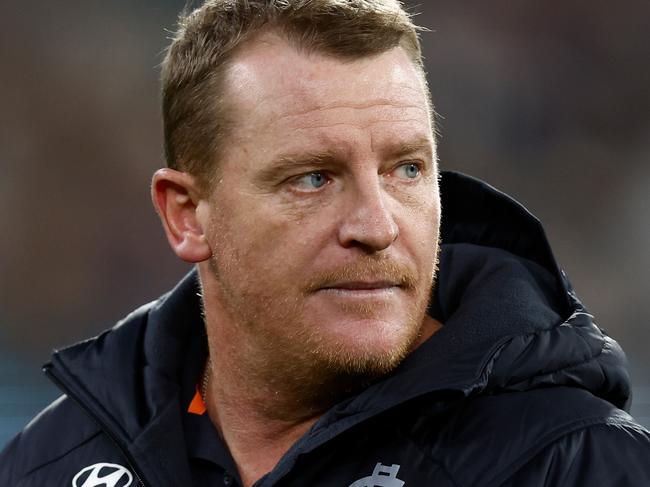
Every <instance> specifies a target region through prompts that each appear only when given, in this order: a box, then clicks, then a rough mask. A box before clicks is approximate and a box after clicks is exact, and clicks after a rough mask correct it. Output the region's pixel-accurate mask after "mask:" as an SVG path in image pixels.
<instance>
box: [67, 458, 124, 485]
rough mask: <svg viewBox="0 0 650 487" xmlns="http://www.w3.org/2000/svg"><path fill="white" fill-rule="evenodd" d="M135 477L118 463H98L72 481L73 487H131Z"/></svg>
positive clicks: (85, 469)
mask: <svg viewBox="0 0 650 487" xmlns="http://www.w3.org/2000/svg"><path fill="white" fill-rule="evenodd" d="M132 482H133V475H131V472H129V471H128V470H127V469H126V468H124V467H123V466H122V465H117V464H116V463H96V464H95V465H91V466H89V467H86V468H84V469H83V470H82V471H81V472H79V473H78V474H77V475H75V476H74V478H73V479H72V487H129V485H131V483H132Z"/></svg>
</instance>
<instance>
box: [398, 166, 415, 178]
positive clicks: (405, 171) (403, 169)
mask: <svg viewBox="0 0 650 487" xmlns="http://www.w3.org/2000/svg"><path fill="white" fill-rule="evenodd" d="M397 172H398V173H399V174H398V176H399V177H403V178H405V179H415V178H417V177H418V176H419V175H420V166H418V165H417V164H415V163H408V164H402V165H401V166H399V167H398V168H397Z"/></svg>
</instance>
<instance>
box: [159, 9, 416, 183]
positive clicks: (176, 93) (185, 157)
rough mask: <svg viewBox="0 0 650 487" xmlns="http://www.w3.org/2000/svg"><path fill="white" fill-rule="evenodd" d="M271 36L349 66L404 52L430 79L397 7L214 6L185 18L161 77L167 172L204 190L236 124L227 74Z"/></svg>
mask: <svg viewBox="0 0 650 487" xmlns="http://www.w3.org/2000/svg"><path fill="white" fill-rule="evenodd" d="M268 31H274V32H275V33H276V34H278V35H279V36H282V37H283V38H285V39H287V40H288V41H289V42H290V43H291V44H292V45H294V46H296V48H298V49H299V50H301V51H303V52H318V53H321V54H326V55H329V56H333V57H335V58H337V59H340V60H347V61H350V60H354V59H360V58H363V57H368V56H372V55H376V54H379V53H382V52H386V51H387V50H389V49H391V48H393V47H396V46H401V47H402V48H403V49H404V50H405V52H406V53H407V54H408V56H409V58H410V59H411V61H412V62H413V64H414V65H415V66H416V67H417V68H418V70H419V71H420V72H421V73H422V77H423V79H424V71H423V66H422V59H421V52H420V43H419V40H418V37H417V29H416V27H415V26H414V24H413V23H412V22H411V19H410V17H409V16H408V15H407V14H406V13H405V12H404V10H403V9H402V7H401V5H400V3H399V2H398V1H396V0H294V1H290V0H263V1H259V0H208V1H206V2H205V3H204V4H203V5H202V6H201V7H200V8H197V9H196V10H194V11H191V12H189V13H187V14H183V15H182V16H181V19H180V22H179V29H178V32H177V34H176V36H175V38H174V39H173V41H172V43H171V45H170V46H169V48H168V50H167V55H166V57H165V60H164V62H163V70H162V89H163V122H164V131H165V155H166V159H167V165H168V166H169V167H171V168H174V169H179V170H182V171H187V172H190V173H192V174H193V175H195V176H197V178H198V181H199V182H200V183H201V184H203V185H204V187H207V186H208V183H209V181H210V180H211V177H213V176H214V174H215V172H214V171H213V169H214V166H215V163H216V162H217V160H218V157H219V154H220V153H221V150H222V148H223V145H224V144H225V141H226V137H227V134H228V133H229V131H230V129H231V126H232V124H233V123H234V120H233V116H234V114H233V113H232V107H231V106H230V103H229V99H228V96H227V93H226V92H227V87H226V86H225V84H224V76H225V73H226V71H227V69H228V66H229V65H230V64H231V61H232V59H233V56H235V55H236V53H237V52H238V51H239V50H241V49H242V47H243V46H245V45H246V44H247V43H248V42H250V41H251V40H252V39H253V38H255V37H256V36H259V35H260V33H261V32H268Z"/></svg>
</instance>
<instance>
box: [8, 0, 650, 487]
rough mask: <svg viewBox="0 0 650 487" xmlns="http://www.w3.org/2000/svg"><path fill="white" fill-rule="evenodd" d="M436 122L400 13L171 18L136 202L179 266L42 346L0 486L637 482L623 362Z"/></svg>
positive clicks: (296, 9)
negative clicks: (159, 227)
mask: <svg viewBox="0 0 650 487" xmlns="http://www.w3.org/2000/svg"><path fill="white" fill-rule="evenodd" d="M432 113H433V109H432V106H431V103H430V100H429V95H428V89H427V86H426V81H425V76H424V72H423V67H422V61H421V55H420V46H419V42H418V39H417V35H416V28H415V27H414V26H413V24H412V23H411V21H410V19H409V17H408V16H407V15H406V14H405V13H404V11H403V10H402V8H401V7H400V5H399V4H398V3H397V2H395V1H391V0H371V1H368V0H364V1H362V0H349V1H339V0H297V1H290V2H278V1H275V2H274V1H244V0H240V1H225V0H208V1H207V2H206V3H205V4H204V5H202V6H201V7H200V8H198V9H197V10H195V11H194V12H192V13H190V14H189V15H187V16H185V17H184V18H183V19H182V20H181V24H180V29H179V32H178V34H177V36H176V38H175V39H174V40H173V42H172V44H171V46H170V48H169V50H168V53H167V57H166V59H165V62H164V66H163V114H164V122H165V144H166V155H167V160H168V166H169V167H168V168H165V169H161V170H159V171H158V172H156V174H155V175H154V178H153V184H152V195H153V200H154V204H155V206H156V208H157V211H158V213H159V215H160V217H161V220H162V223H163V226H164V229H165V232H166V235H167V238H168V240H169V242H170V245H171V247H172V249H173V250H174V252H175V253H176V254H177V255H178V256H179V257H180V258H181V259H183V260H185V261H188V262H192V263H195V264H196V271H195V272H193V273H191V274H190V275H188V276H187V277H186V278H185V279H184V280H183V281H182V282H181V283H180V284H179V285H178V286H177V287H176V288H175V289H174V290H173V291H171V292H170V293H169V294H167V295H165V296H163V297H161V298H160V299H158V300H157V301H154V302H153V303H150V304H148V305H146V306H144V307H142V308H140V309H139V310H137V311H135V312H134V313H132V314H131V315H129V316H128V317H127V318H126V319H125V320H123V321H122V322H121V323H119V324H118V325H117V326H116V327H114V328H113V329H111V330H109V331H107V332H105V333H104V334H102V335H101V336H99V337H97V338H95V339H93V340H90V341H86V342H82V343H80V344H77V345H75V346H73V347H71V348H68V349H66V350H61V351H58V352H56V353H55V354H54V356H53V358H52V362H51V363H50V364H48V365H47V366H46V373H47V374H48V376H49V377H50V378H52V380H53V381H54V382H55V383H56V384H57V385H59V387H60V388H61V389H62V391H63V392H64V393H65V395H64V396H63V397H62V398H61V399H59V400H58V401H56V402H55V403H54V404H53V405H52V406H50V407H49V408H48V409H47V410H45V411H44V412H43V413H42V414H41V415H39V417H37V418H36V419H35V420H34V421H33V422H32V423H31V424H30V425H28V426H27V428H26V429H25V430H24V431H23V432H22V433H21V434H20V435H19V436H18V437H17V438H16V439H14V440H13V442H12V443H11V444H10V445H9V446H8V448H7V450H6V451H5V452H4V454H3V456H2V457H1V462H0V465H1V467H0V469H1V470H0V480H1V481H2V482H1V483H2V485H11V486H22V487H27V486H36V485H38V486H42V485H48V486H50V485H52V486H54V485H73V486H75V487H80V486H84V487H93V486H99V485H102V486H103V485H106V486H109V487H126V486H128V485H139V484H140V485H146V486H155V487H161V486H191V485H193V486H207V485H242V486H251V485H256V486H271V485H277V486H355V487H361V486H366V487H371V486H385V487H398V486H402V485H406V486H428V485H436V486H460V485H463V486H515V485H525V486H551V485H553V486H556V485H571V486H585V485H590V486H591V485H603V486H605V485H607V486H609V485H617V486H622V485H625V486H647V485H650V433H648V432H647V431H645V430H644V429H643V428H642V427H641V426H639V425H638V424H636V423H635V422H634V420H633V419H632V418H631V417H630V416H629V415H627V414H626V413H625V412H624V411H623V410H622V409H624V408H625V407H627V406H628V405H629V382H628V377H627V373H626V371H625V368H624V365H623V361H624V359H623V355H622V352H621V350H620V348H619V347H618V346H617V344H616V343H615V342H614V341H613V340H611V339H610V338H608V337H607V336H606V335H605V334H604V333H603V332H602V331H601V330H600V329H599V328H597V327H596V326H595V325H594V323H593V320H592V317H591V316H590V315H589V314H588V313H587V312H586V311H585V310H584V308H583V307H582V305H581V304H580V303H579V301H578V300H577V298H576V297H575V295H574V293H573V291H572V290H571V288H570V286H569V284H568V282H567V280H566V278H565V276H564V274H563V273H562V272H561V271H560V270H559V269H558V267H557V265H556V263H555V261H554V259H553V257H552V254H551V252H550V249H549V247H548V244H547V241H546V239H545V237H544V234H543V231H542V230H541V227H540V226H539V224H538V222H537V220H535V219H534V217H532V216H531V215H530V214H529V213H528V212H527V211H526V210H525V209H524V208H523V207H521V206H520V205H518V204H517V203H516V202H514V201H513V200H511V199H510V198H508V197H507V196H505V195H503V194H501V193H499V192H498V191H496V190H494V189H493V188H490V187H489V186H487V185H485V184H483V183H480V182H478V181H476V180H473V179H471V178H468V177H465V176H461V175H457V174H451V173H447V174H444V175H442V177H441V178H439V174H438V168H437V161H436V144H435V140H434V129H433V126H432V125H433V121H432ZM441 194H442V208H444V220H443V222H444V224H443V226H442V227H441V226H440V223H441V197H440V195H441ZM441 242H443V243H444V245H442V249H440V243H441ZM438 268H439V270H438ZM434 281H435V284H434ZM138 483H139V484H138Z"/></svg>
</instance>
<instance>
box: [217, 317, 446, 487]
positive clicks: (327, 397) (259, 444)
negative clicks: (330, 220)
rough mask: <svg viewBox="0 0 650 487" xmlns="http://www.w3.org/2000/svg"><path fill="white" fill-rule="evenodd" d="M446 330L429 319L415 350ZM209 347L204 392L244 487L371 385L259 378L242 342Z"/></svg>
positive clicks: (271, 373) (295, 374) (279, 374)
mask: <svg viewBox="0 0 650 487" xmlns="http://www.w3.org/2000/svg"><path fill="white" fill-rule="evenodd" d="M208 326H209V325H208ZM441 326H442V325H441V324H440V323H438V322H437V321H435V320H433V319H431V318H429V317H426V318H425V320H424V322H423V327H422V333H421V335H420V337H419V339H418V340H417V342H416V343H415V344H414V346H413V350H414V349H415V348H417V347H419V346H420V345H421V344H422V343H424V342H425V341H426V340H427V339H428V338H429V337H431V335H433V334H434V333H435V332H436V331H438V330H439V329H440V328H441ZM208 329H210V328H208ZM214 329H215V328H212V330H214ZM221 332H223V328H221ZM220 334H221V333H220ZM208 335H209V336H210V335H211V333H210V332H209V333H208ZM210 341H211V346H210V348H211V350H214V352H213V353H211V363H210V364H209V367H210V371H209V374H210V377H211V379H210V380H209V381H208V384H207V388H206V391H205V392H206V394H205V395H206V406H207V410H208V413H209V415H210V419H211V420H212V422H213V423H214V424H215V426H216V427H217V430H218V431H219V433H220V434H221V436H222V438H223V440H224V442H225V443H226V445H227V446H228V448H229V450H230V453H231V455H232V457H233V459H234V461H235V463H236V465H237V468H238V471H239V474H240V477H241V479H242V482H243V485H244V487H248V486H250V485H252V484H254V483H255V482H256V481H257V480H259V479H260V478H261V477H262V476H264V475H265V474H266V473H268V472H270V471H271V470H272V469H273V468H274V467H275V465H276V464H277V463H278V462H279V460H280V459H281V458H282V456H283V455H284V454H285V453H286V452H287V451H288V450H289V449H290V448H291V447H292V446H293V445H294V444H295V443H296V442H297V441H298V440H299V439H300V438H301V437H302V436H303V435H304V434H305V433H306V432H307V431H308V430H309V429H310V428H311V427H312V426H313V424H314V423H315V422H316V421H317V420H318V419H319V418H320V417H321V416H322V415H323V414H324V413H325V412H326V411H327V410H328V409H330V408H331V407H332V406H334V405H335V404H336V403H337V402H339V401H340V400H342V399H344V398H345V397H346V396H349V395H351V394H353V393H354V392H356V391H358V390H359V389H361V388H363V387H364V386H366V385H367V383H368V382H365V383H364V382H359V380H358V378H357V379H353V380H350V381H349V382H347V383H346V380H345V378H344V377H329V378H328V377H327V376H320V377H319V379H318V380H317V381H310V380H309V375H307V376H305V375H301V374H300V373H299V371H293V370H280V369H279V368H274V367H267V370H266V371H264V372H265V373H260V372H259V371H256V370H250V369H251V368H254V367H259V364H255V362H254V361H253V362H252V363H251V362H250V361H247V360H243V359H242V357H250V356H251V353H247V351H246V350H242V341H239V340H237V339H236V338H235V337H232V336H228V337H225V336H221V337H219V338H217V337H215V336H211V337H210ZM220 344H237V346H234V347H233V346H230V347H229V346H227V345H226V346H221V345H220ZM249 352H250V351H249ZM235 364H237V365H235ZM296 378H297V379H296ZM292 379H293V380H292Z"/></svg>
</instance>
